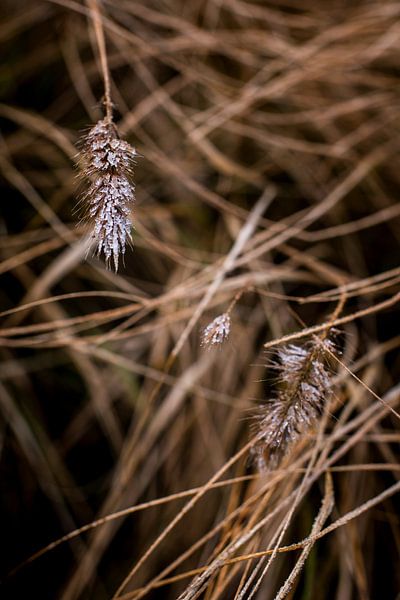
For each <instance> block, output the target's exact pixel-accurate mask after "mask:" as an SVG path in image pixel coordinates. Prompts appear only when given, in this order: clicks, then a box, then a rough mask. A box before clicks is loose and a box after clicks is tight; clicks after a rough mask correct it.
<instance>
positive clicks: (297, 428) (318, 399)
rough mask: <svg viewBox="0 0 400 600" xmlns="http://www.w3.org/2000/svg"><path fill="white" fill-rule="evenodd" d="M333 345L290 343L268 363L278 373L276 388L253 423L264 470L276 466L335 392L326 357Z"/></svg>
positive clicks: (318, 341) (258, 459) (317, 342)
mask: <svg viewBox="0 0 400 600" xmlns="http://www.w3.org/2000/svg"><path fill="white" fill-rule="evenodd" d="M333 348H334V346H333V344H332V342H330V341H328V340H325V341H321V340H313V341H311V342H308V343H307V344H305V345H304V346H297V345H292V344H291V345H288V346H285V347H283V348H281V349H279V350H278V352H277V358H276V360H274V361H272V362H270V363H269V365H268V366H269V367H270V368H272V369H273V370H274V371H275V372H276V373H277V378H276V385H277V390H276V391H275V392H274V394H273V396H272V398H271V399H270V400H268V401H267V402H266V403H265V404H264V405H263V406H261V407H260V408H259V409H258V411H257V414H256V415H255V419H254V425H253V428H254V431H255V433H256V435H257V442H256V444H255V445H254V448H253V455H254V456H255V458H256V461H257V463H258V466H259V468H260V469H261V470H265V469H266V468H276V467H277V466H278V464H279V463H280V461H281V460H282V458H283V457H284V456H285V455H286V453H287V452H288V450H289V449H290V447H291V445H292V444H293V443H294V442H295V441H297V440H298V439H299V438H300V437H301V436H303V435H304V434H305V433H306V432H307V431H308V430H309V429H310V428H312V427H313V426H314V425H315V423H316V421H317V420H318V417H319V416H320V415H321V413H322V411H323V407H324V404H325V402H326V401H327V399H328V398H329V396H330V394H331V391H332V389H331V374H330V372H329V369H328V366H327V364H326V363H327V361H326V358H327V351H328V349H329V351H332V350H333Z"/></svg>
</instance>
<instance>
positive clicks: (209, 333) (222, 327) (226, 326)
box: [201, 313, 231, 348]
mask: <svg viewBox="0 0 400 600" xmlns="http://www.w3.org/2000/svg"><path fill="white" fill-rule="evenodd" d="M230 330H231V318H230V316H229V315H228V313H223V314H222V315H219V316H218V317H216V318H215V319H214V321H212V322H211V323H209V324H208V325H207V327H206V328H205V329H204V330H203V333H202V337H201V345H202V346H204V347H205V348H210V347H211V346H218V345H219V344H222V343H223V342H224V341H225V340H226V339H227V338H228V336H229V333H230Z"/></svg>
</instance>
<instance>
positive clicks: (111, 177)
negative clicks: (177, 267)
mask: <svg viewBox="0 0 400 600" xmlns="http://www.w3.org/2000/svg"><path fill="white" fill-rule="evenodd" d="M135 156H136V151H135V149H134V148H133V147H132V146H131V145H130V144H128V142H125V141H124V140H121V139H120V138H119V136H118V131H117V128H116V126H115V125H114V123H112V122H111V121H109V120H107V119H103V120H102V121H99V122H98V123H96V125H95V126H94V127H93V128H92V129H91V130H90V131H89V133H88V134H87V135H86V136H85V138H84V139H83V141H82V144H81V150H80V152H79V157H78V159H79V163H80V165H81V167H82V175H83V176H84V177H85V178H87V179H89V180H90V182H91V183H90V185H89V188H88V190H87V191H86V192H85V193H84V195H83V200H84V202H85V204H86V205H87V209H86V215H87V218H88V219H89V220H90V221H91V222H93V238H94V239H95V240H96V245H97V248H96V253H97V254H98V255H100V254H101V253H103V254H104V257H105V261H106V265H107V268H109V267H110V264H111V261H113V263H114V268H115V271H117V270H118V262H119V257H120V256H123V255H124V253H125V248H126V244H127V243H129V242H130V241H131V240H132V238H131V227H132V222H131V218H130V211H131V206H132V204H133V201H134V199H135V196H134V189H135V188H134V186H133V184H132V183H131V180H130V178H131V176H132V174H133V165H134V161H135Z"/></svg>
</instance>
